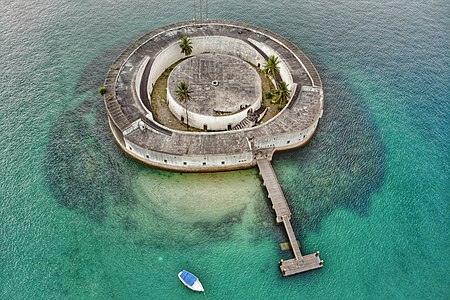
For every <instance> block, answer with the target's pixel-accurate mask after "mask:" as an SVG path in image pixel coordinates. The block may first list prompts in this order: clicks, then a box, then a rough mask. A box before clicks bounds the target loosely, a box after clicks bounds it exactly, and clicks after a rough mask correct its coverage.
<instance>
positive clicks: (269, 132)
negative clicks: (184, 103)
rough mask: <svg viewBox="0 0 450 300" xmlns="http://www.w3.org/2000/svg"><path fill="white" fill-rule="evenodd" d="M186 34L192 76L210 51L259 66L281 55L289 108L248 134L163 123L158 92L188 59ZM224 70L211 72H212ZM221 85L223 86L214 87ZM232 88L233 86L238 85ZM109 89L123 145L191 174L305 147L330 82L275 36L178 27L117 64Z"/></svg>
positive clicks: (233, 28)
mask: <svg viewBox="0 0 450 300" xmlns="http://www.w3.org/2000/svg"><path fill="white" fill-rule="evenodd" d="M184 36H187V37H189V38H190V39H191V41H192V46H193V53H192V55H193V57H194V58H191V59H188V60H186V61H185V62H184V63H182V64H181V65H180V74H181V73H182V72H181V71H182V70H183V68H186V69H185V70H186V72H191V71H189V61H190V60H192V64H193V65H194V62H195V61H197V62H200V61H201V60H202V59H204V58H207V57H212V56H213V55H212V56H210V55H209V54H207V53H215V54H216V56H217V57H221V56H225V55H228V56H232V57H233V58H235V59H236V60H239V61H241V62H242V61H247V62H250V63H251V64H253V65H255V66H257V67H262V66H263V65H264V62H265V60H266V59H267V57H268V56H270V55H275V56H277V57H279V58H280V65H279V67H280V76H281V79H282V80H283V81H285V82H286V83H287V84H288V87H289V89H290V91H291V96H290V99H289V100H288V103H287V105H286V107H285V108H284V109H283V110H282V111H280V112H279V113H278V115H276V116H275V117H274V118H272V119H271V120H270V121H268V122H266V123H263V124H261V125H257V126H253V127H250V128H245V129H243V127H241V126H240V124H237V125H235V126H232V127H230V126H228V127H227V129H228V130H225V131H221V132H187V131H179V130H173V129H170V128H167V127H165V126H163V125H161V124H159V123H158V122H156V121H155V119H154V118H153V112H152V111H151V106H150V105H149V103H151V101H152V99H151V92H152V88H153V85H154V83H155V81H156V80H157V79H158V78H159V77H160V76H161V74H162V73H163V72H164V71H165V70H166V69H167V68H168V67H169V66H170V65H172V64H174V63H176V62H178V61H180V60H181V59H183V58H184V55H182V54H181V52H180V49H179V45H178V44H179V41H180V39H181V38H182V37H184ZM206 61H208V60H206ZM209 61H210V62H214V61H215V60H212V61H211V60H209ZM230 61H231V59H230ZM183 65H185V66H183ZM222 68H223V66H222ZM246 68H247V66H246ZM246 68H244V69H246ZM219 69H220V67H211V70H219ZM175 71H176V70H175ZM253 71H254V70H253ZM192 72H193V73H192V75H193V76H194V77H195V76H196V74H194V73H195V72H194V71H192ZM215 72H216V71H212V72H211V74H213V73H215ZM228 72H231V71H227V73H228ZM255 72H256V71H255ZM172 75H173V76H176V73H174V74H172ZM198 75H199V74H198ZM218 75H219V74H218ZM218 75H216V76H211V77H206V76H205V77H203V78H204V79H201V78H202V77H201V76H199V80H200V81H199V82H200V83H202V84H203V83H204V84H208V85H209V88H210V90H213V88H214V89H217V88H220V87H221V84H223V83H224V80H223V79H222V80H221V79H220V78H219V77H217V76H218ZM234 75H235V74H234ZM180 76H181V75H180ZM208 76H209V75H208ZM180 78H181V77H180ZM218 78H219V79H218ZM191 79H192V78H190V80H191ZM258 79H259V78H258ZM250 80H252V79H250ZM209 81H210V82H209ZM213 81H217V82H214V85H213ZM225 82H226V80H225ZM169 86H170V83H169ZM228 86H232V84H231V80H230V82H228ZM253 86H257V85H253ZM105 87H106V89H107V91H108V92H107V93H106V94H105V96H104V101H105V105H106V109H107V112H108V118H109V124H110V127H111V129H112V132H113V134H114V137H115V139H116V140H117V142H118V144H119V145H120V147H121V148H122V149H123V150H124V151H125V152H126V153H127V154H129V155H131V156H132V157H134V158H135V159H138V160H140V161H142V162H144V163H146V164H149V165H152V166H157V167H160V168H165V169H171V170H177V171H186V172H192V171H195V172H197V171H223V170H230V169H241V168H247V167H252V166H254V165H256V159H258V157H261V155H266V154H267V155H271V154H272V153H273V152H274V151H276V150H285V149H292V148H295V147H298V146H301V145H303V144H304V143H306V142H307V141H308V140H309V139H310V138H311V136H312V135H313V134H314V132H315V130H316V128H317V124H318V122H319V119H320V117H321V115H322V110H323V91H322V82H321V80H320V77H319V74H318V73H317V71H316V69H315V68H314V66H313V65H312V63H311V62H310V60H309V59H308V58H307V57H306V56H305V55H304V53H303V52H302V51H300V50H299V49H298V48H297V47H296V46H295V45H293V44H292V43H290V42H289V41H287V40H285V39H284V38H282V37H280V36H278V35H276V34H274V33H272V32H269V31H267V30H264V29H261V28H257V27H254V26H251V25H248V24H244V23H239V22H230V21H204V22H201V23H195V24H194V23H191V22H185V23H177V24H172V25H168V26H166V27H163V28H159V29H156V30H154V31H152V32H149V33H148V34H146V35H145V36H143V37H142V38H140V39H138V40H137V41H135V42H134V43H133V44H131V45H130V46H129V47H128V48H127V49H126V50H125V51H124V52H123V53H122V54H121V55H120V56H119V57H118V58H117V59H116V61H115V62H114V63H113V65H112V67H111V69H110V71H109V73H108V75H107V77H106V80H105ZM236 87H237V86H236ZM200 89H201V88H200ZM171 90H172V91H173V87H172V88H171ZM213 91H214V90H213ZM254 93H255V94H257V93H258V91H257V90H255V91H254ZM259 93H260V92H259ZM206 94H207V93H206ZM206 94H205V95H206ZM238 94H239V92H237V94H236V95H238ZM203 97H206V96H203ZM237 98H238V97H237V96H236V97H235V99H237ZM233 101H234V100H233ZM250 101H254V100H250ZM238 102H239V101H237V102H229V103H228V102H227V101H225V99H224V98H222V96H218V97H216V100H215V103H217V104H211V105H210V107H209V108H206V107H198V108H197V109H198V110H199V111H202V112H203V110H202V109H203V108H204V109H205V111H210V109H211V108H212V109H213V110H214V109H215V107H220V109H224V110H225V109H230V107H235V104H231V103H238ZM216 105H217V106H216ZM209 113H210V112H209ZM208 129H209V128H208ZM231 129H232V130H231Z"/></svg>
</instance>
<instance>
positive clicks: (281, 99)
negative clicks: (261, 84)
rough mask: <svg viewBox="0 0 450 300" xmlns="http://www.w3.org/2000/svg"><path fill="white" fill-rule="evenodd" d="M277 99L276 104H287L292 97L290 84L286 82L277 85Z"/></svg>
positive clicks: (275, 93) (275, 99) (275, 92)
mask: <svg viewBox="0 0 450 300" xmlns="http://www.w3.org/2000/svg"><path fill="white" fill-rule="evenodd" d="M274 95H275V98H274V100H273V102H274V103H280V104H285V103H286V102H287V101H288V99H289V97H291V91H290V90H289V88H288V84H287V83H286V82H284V81H281V82H278V83H277V89H276V90H275V91H274Z"/></svg>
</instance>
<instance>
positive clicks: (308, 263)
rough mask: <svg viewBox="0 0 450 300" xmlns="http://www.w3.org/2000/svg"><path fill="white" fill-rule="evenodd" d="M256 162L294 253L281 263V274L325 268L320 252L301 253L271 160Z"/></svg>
mask: <svg viewBox="0 0 450 300" xmlns="http://www.w3.org/2000/svg"><path fill="white" fill-rule="evenodd" d="M256 162H257V164H258V168H259V171H260V175H261V177H262V179H263V182H264V186H265V187H266V189H267V193H268V196H269V199H270V201H271V202H272V208H273V209H274V210H275V214H276V221H277V223H283V225H284V228H285V229H286V234H287V236H288V238H289V243H290V245H291V249H292V252H293V253H294V258H293V259H289V260H281V261H280V270H281V274H283V276H290V275H294V274H298V273H302V272H306V271H309V270H313V269H318V268H321V267H322V266H323V261H322V260H320V256H319V251H317V252H316V253H314V254H309V255H305V256H303V255H302V253H301V251H300V246H299V242H298V241H297V238H296V237H295V233H294V229H293V228H292V224H291V215H292V214H291V210H290V209H289V206H288V204H287V201H286V198H285V197H284V193H283V191H282V189H281V186H280V183H279V182H278V178H277V175H276V174H275V171H274V170H273V168H272V164H271V163H270V160H269V159H268V158H258V159H257V160H256Z"/></svg>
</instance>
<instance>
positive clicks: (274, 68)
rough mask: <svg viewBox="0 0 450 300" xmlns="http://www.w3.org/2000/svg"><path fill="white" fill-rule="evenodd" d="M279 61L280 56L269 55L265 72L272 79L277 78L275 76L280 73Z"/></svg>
mask: <svg viewBox="0 0 450 300" xmlns="http://www.w3.org/2000/svg"><path fill="white" fill-rule="evenodd" d="M279 63H280V61H279V60H278V57H276V56H275V55H271V56H269V58H268V59H267V61H266V64H265V65H264V68H263V71H264V73H266V75H267V76H269V77H271V78H272V79H275V76H276V75H278V74H280V67H278V64H279Z"/></svg>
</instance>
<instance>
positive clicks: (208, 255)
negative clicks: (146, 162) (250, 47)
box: [0, 0, 450, 299]
mask: <svg viewBox="0 0 450 300" xmlns="http://www.w3.org/2000/svg"><path fill="white" fill-rule="evenodd" d="M30 2H32V1H23V0H7V1H6V4H2V10H1V14H0V16H1V18H0V36H1V37H2V42H1V43H0V54H1V55H0V63H1V66H2V73H1V81H0V99H1V101H0V129H1V139H0V143H1V145H0V149H1V150H0V151H1V156H0V166H1V169H2V172H1V175H0V179H1V180H0V187H1V189H0V191H1V195H2V203H1V205H0V220H1V221H0V298H1V299H202V298H203V296H202V295H201V294H194V293H192V292H191V291H189V290H188V289H186V288H184V287H183V286H182V285H181V284H180V282H179V281H178V279H177V278H176V274H177V273H178V272H179V270H181V269H183V268H185V269H187V270H190V271H192V272H194V273H195V274H197V275H198V276H199V277H200V278H201V280H202V282H203V284H204V286H205V288H206V290H207V296H208V299H391V298H393V299H449V298H450V292H449V291H450V286H449V282H450V262H449V260H448V258H449V257H450V251H449V249H450V243H449V241H450V237H449V228H450V227H449V225H450V224H449V217H448V216H449V195H450V186H449V182H450V181H449V154H448V149H449V141H450V137H449V134H448V132H449V125H450V124H449V113H450V102H449V96H448V95H449V84H448V83H449V82H450V80H449V79H450V78H449V74H450V72H449V71H450V70H449V62H450V59H449V58H450V54H449V53H450V51H449V48H450V47H449V38H448V28H449V25H450V24H449V19H448V12H449V10H450V4H449V3H448V1H444V0H435V1H428V2H427V3H425V2H424V1H418V0H413V1H406V0H393V1H392V0H389V1H387V0H381V1H377V2H376V3H375V2H369V1H364V2H361V1H356V0H349V1H330V0H319V1H312V0H309V1H302V2H301V3H298V2H295V1H279V2H269V1H258V2H246V3H244V4H242V3H241V1H234V0H233V1H227V2H222V1H211V2H210V5H209V10H210V16H211V17H213V18H219V19H233V20H240V21H244V22H248V23H251V24H254V25H257V26H261V27H265V28H268V29H270V30H272V31H274V32H277V33H279V34H281V35H283V36H285V37H287V38H288V39H290V40H291V41H293V42H294V43H295V44H297V45H298V46H299V47H300V48H301V49H302V50H304V51H305V53H306V54H307V55H308V56H309V57H310V58H311V59H312V61H313V62H314V63H315V65H316V66H317V68H318V69H319V72H320V73H321V76H322V80H323V82H324V89H325V111H324V116H323V118H322V120H321V123H320V126H319V128H318V131H317V133H316V135H315V137H314V138H313V139H312V141H311V142H310V143H309V144H308V145H307V146H306V147H303V148H301V149H299V150H297V151H290V152H283V153H278V154H276V155H275V158H274V167H275V170H276V172H277V173H278V174H279V177H280V181H281V183H282V186H283V189H284V190H285V192H286V195H287V197H288V200H289V203H290V205H291V207H292V210H293V212H294V220H293V221H294V222H293V223H294V228H295V230H296V232H297V233H298V237H299V239H300V241H301V244H302V248H303V249H304V252H313V251H317V250H320V251H321V257H322V258H323V259H324V260H325V266H324V268H322V269H321V270H317V271H314V272H310V273H305V274H301V275H298V276H294V277H290V278H281V277H280V274H279V271H278V268H277V261H279V259H280V258H282V257H284V258H289V257H290V256H291V254H290V253H289V252H283V251H281V250H280V249H279V246H278V244H279V243H280V242H284V241H286V237H285V236H284V233H283V231H282V229H281V228H280V227H278V226H276V225H275V224H274V216H273V213H272V211H271V209H270V204H269V203H268V201H267V199H266V195H265V191H264V189H263V187H262V185H261V182H260V179H259V178H258V175H257V170H256V169H251V170H245V171H238V172H228V173H220V174H179V173H172V172H166V171H160V170H156V169H152V168H148V167H145V166H143V165H140V164H139V163H136V162H134V161H133V160H131V159H129V158H128V157H126V156H125V155H124V154H123V153H122V152H121V151H120V150H119V149H118V148H117V146H116V145H115V144H114V142H113V141H112V137H111V134H110V131H109V129H108V126H107V122H106V116H105V112H104V109H103V103H102V99H101V97H100V96H99V95H98V94H97V89H98V87H99V86H100V85H101V84H102V82H103V79H104V76H105V74H106V72H107V70H108V68H109V66H110V64H111V63H112V62H113V60H114V58H115V57H116V56H117V55H118V54H119V53H120V51H121V50H122V49H123V48H124V47H125V46H126V45H127V44H129V43H130V42H131V41H133V40H134V39H136V38H138V37H139V36H140V35H142V34H144V33H145V32H147V31H149V30H151V29H155V28H158V27H160V26H162V25H166V24H168V23H172V22H176V21H181V20H187V19H189V18H191V17H192V2H185V1H164V2H163V3H164V4H161V3H162V2H161V3H160V2H159V1H140V0H129V1H123V0H118V1H114V2H110V1H92V0H84V1H77V2H75V1H55V0H42V1H39V2H37V1H36V2H34V1H33V2H32V3H30ZM192 207H195V208H196V209H192Z"/></svg>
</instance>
